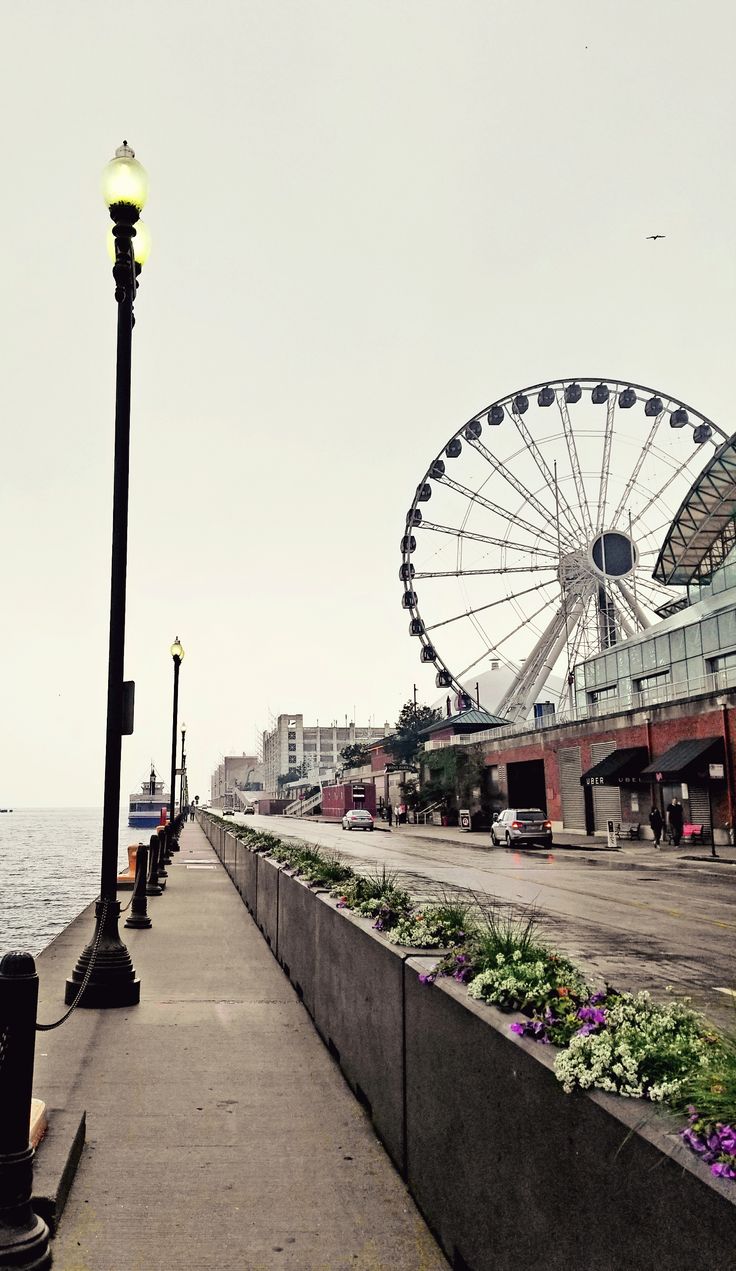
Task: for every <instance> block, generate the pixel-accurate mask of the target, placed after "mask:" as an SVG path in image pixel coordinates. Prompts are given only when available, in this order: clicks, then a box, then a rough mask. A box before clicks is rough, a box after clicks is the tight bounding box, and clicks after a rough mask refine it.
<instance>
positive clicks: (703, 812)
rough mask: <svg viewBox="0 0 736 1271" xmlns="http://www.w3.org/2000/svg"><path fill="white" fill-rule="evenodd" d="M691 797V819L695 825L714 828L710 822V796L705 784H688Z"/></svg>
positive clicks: (707, 828) (689, 800)
mask: <svg viewBox="0 0 736 1271" xmlns="http://www.w3.org/2000/svg"><path fill="white" fill-rule="evenodd" d="M688 793H689V795H690V798H689V799H688V804H689V805H690V820H691V821H692V823H693V825H702V826H704V827H705V829H706V830H710V829H711V828H712V826H711V823H710V798H709V797H708V790H707V789H706V787H705V786H688Z"/></svg>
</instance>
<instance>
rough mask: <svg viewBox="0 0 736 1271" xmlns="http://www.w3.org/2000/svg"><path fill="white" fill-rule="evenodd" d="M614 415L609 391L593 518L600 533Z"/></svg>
mask: <svg viewBox="0 0 736 1271" xmlns="http://www.w3.org/2000/svg"><path fill="white" fill-rule="evenodd" d="M615 415H616V394H615V393H609V396H608V401H607V402H606V431H605V434H604V437H603V459H602V462H601V483H600V486H599V489H598V514H597V516H596V518H595V532H596V534H600V532H601V530H602V529H603V526H604V524H605V520H606V501H607V499H608V472H609V468H610V466H611V446H612V445H613V425H614V420H615Z"/></svg>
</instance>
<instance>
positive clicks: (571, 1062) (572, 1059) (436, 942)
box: [228, 826, 736, 1179]
mask: <svg viewBox="0 0 736 1271" xmlns="http://www.w3.org/2000/svg"><path fill="white" fill-rule="evenodd" d="M228 829H230V831H231V832H232V833H235V834H236V835H237V837H238V838H240V839H243V840H244V841H245V842H246V843H247V844H248V845H249V846H250V847H251V849H253V850H255V851H259V852H263V853H267V854H268V855H270V856H272V857H274V858H275V859H276V860H278V861H280V862H282V863H284V864H287V865H288V866H289V867H290V868H291V869H292V870H293V871H294V872H295V873H296V874H297V875H300V876H301V877H303V878H304V879H305V880H306V881H307V882H309V883H310V885H312V886H318V887H319V886H321V887H324V888H326V889H329V890H330V894H331V896H332V898H333V899H334V901H335V903H336V905H337V907H338V908H349V909H351V910H353V911H354V912H355V913H357V914H360V915H362V916H363V917H367V918H371V919H373V926H374V928H375V929H376V930H377V931H379V932H381V933H382V934H383V935H384V936H385V937H386V938H387V939H388V940H389V941H390V942H391V943H393V944H396V945H399V946H402V947H408V948H422V949H432V948H436V949H438V950H444V956H443V957H442V959H441V961H440V962H439V963H438V964H437V966H436V967H435V968H434V969H433V970H432V971H429V972H425V973H424V974H422V975H420V977H419V978H420V979H421V980H422V981H423V982H424V983H429V984H431V983H432V982H433V981H434V980H435V979H436V978H437V977H438V976H440V975H444V976H451V977H452V978H453V979H454V980H455V981H457V982H458V983H461V984H465V985H467V989H468V994H469V996H470V997H471V998H473V999H475V1000H476V1001H480V1002H487V1003H489V1004H492V1005H495V1006H497V1007H499V1008H500V1009H501V1010H509V1011H511V1010H513V1011H518V1012H521V1013H522V1014H524V1015H525V1016H526V1019H524V1020H523V1021H517V1022H514V1023H513V1024H511V1025H510V1028H511V1030H512V1031H513V1032H514V1033H516V1034H518V1035H520V1036H528V1037H531V1038H533V1039H535V1040H536V1041H539V1042H541V1043H542V1044H546V1045H553V1046H556V1047H558V1048H559V1049H558V1054H557V1056H556V1058H555V1063H554V1071H555V1075H556V1077H557V1079H558V1081H559V1082H560V1083H561V1085H562V1088H563V1090H564V1091H565V1092H566V1093H571V1092H572V1091H573V1090H574V1089H576V1088H579V1089H581V1090H588V1089H599V1090H604V1091H608V1092H611V1093H615V1094H618V1095H622V1096H625V1097H630V1098H644V1099H648V1100H650V1101H652V1102H655V1103H664V1104H667V1105H668V1106H670V1107H671V1108H672V1109H673V1110H675V1111H676V1112H681V1113H682V1115H683V1117H685V1116H687V1117H688V1123H687V1125H686V1126H685V1128H684V1129H683V1130H682V1132H681V1137H682V1139H683V1141H684V1142H685V1143H686V1144H687V1145H688V1146H689V1147H690V1148H691V1149H692V1150H693V1151H694V1152H696V1153H697V1154H698V1155H699V1156H700V1157H701V1159H702V1160H703V1161H704V1162H705V1163H706V1164H708V1165H709V1166H710V1170H711V1173H712V1174H713V1175H715V1176H717V1177H721V1178H726V1179H736V1129H734V1126H736V1041H735V1040H734V1039H733V1038H729V1037H725V1036H723V1035H722V1034H720V1033H718V1032H716V1031H714V1030H713V1029H712V1028H710V1027H709V1025H708V1024H707V1022H706V1021H705V1020H704V1019H703V1018H702V1017H701V1016H699V1015H698V1014H696V1013H695V1012H694V1011H692V1010H691V1009H690V1007H689V1005H688V1004H687V1003H686V1002H678V1001H672V1002H669V1003H667V1004H666V1005H659V1004H657V1003H655V1002H653V1001H652V999H651V997H650V995H649V994H648V993H646V992H640V993H636V994H632V993H624V992H617V991H616V990H615V989H613V988H611V987H610V986H607V985H606V986H600V985H599V986H594V985H592V984H590V983H589V982H588V980H587V979H586V977H585V976H584V974H583V973H582V972H581V971H580V970H579V968H577V967H575V966H574V965H573V964H572V963H571V962H569V961H568V960H567V959H566V958H564V957H561V956H560V955H558V954H557V953H555V952H554V951H553V950H551V949H549V948H548V947H547V946H546V945H545V944H544V943H543V942H542V941H541V940H540V938H539V936H538V930H539V921H538V918H537V916H536V914H534V913H533V912H529V913H527V914H526V915H524V916H523V917H522V918H521V919H514V918H513V917H510V916H509V915H508V914H504V913H502V911H501V910H500V909H499V908H498V907H497V906H495V905H492V904H491V905H487V904H486V905H483V904H476V905H473V906H471V905H470V904H468V903H465V902H462V901H460V900H457V899H456V898H454V897H450V896H448V897H444V898H442V899H441V900H440V901H439V902H437V903H432V904H425V905H422V906H419V907H418V906H416V905H415V904H414V902H413V901H412V898H411V896H410V895H409V893H408V892H407V891H405V890H404V889H403V888H401V887H400V886H399V883H398V878H397V875H396V874H392V873H391V872H389V871H386V870H385V869H383V870H380V871H374V872H372V873H369V874H367V875H365V874H358V873H356V872H355V870H354V869H352V868H351V866H349V865H347V864H346V863H345V862H344V861H343V860H341V859H340V857H339V856H338V855H337V854H335V853H328V852H325V851H323V850H322V849H320V848H318V847H310V846H308V845H306V844H300V843H299V844H289V843H284V842H283V841H282V840H280V839H278V838H277V837H276V836H275V835H271V834H268V833H264V832H262V831H257V830H255V829H250V828H249V827H246V826H242V827H241V826H232V827H230V826H229V827H228Z"/></svg>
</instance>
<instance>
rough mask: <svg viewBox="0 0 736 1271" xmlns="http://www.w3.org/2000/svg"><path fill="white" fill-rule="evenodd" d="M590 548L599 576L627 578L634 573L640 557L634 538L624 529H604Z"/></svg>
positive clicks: (592, 562) (591, 559)
mask: <svg viewBox="0 0 736 1271" xmlns="http://www.w3.org/2000/svg"><path fill="white" fill-rule="evenodd" d="M588 550H589V559H590V562H591V564H592V566H593V568H594V570H595V572H596V574H597V575H598V577H599V578H626V576H627V575H628V574H631V573H633V571H634V569H635V568H636V565H637V562H638V559H639V553H638V552H637V550H636V544H635V543H634V540H633V538H631V536H630V535H629V534H624V533H623V531H622V530H602V531H601V533H600V534H597V535H596V537H595V538H594V539H593V541H592V543H591V544H590V547H589V549H588Z"/></svg>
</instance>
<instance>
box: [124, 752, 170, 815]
mask: <svg viewBox="0 0 736 1271" xmlns="http://www.w3.org/2000/svg"><path fill="white" fill-rule="evenodd" d="M163 811H165V812H166V817H168V813H169V796H168V794H167V792H166V791H165V790H164V783H163V781H159V779H158V777H157V775H156V769H155V768H154V766H153V764H151V772H150V775H149V777H148V780H147V781H143V782H141V788H140V790H134V791H133V793H132V794H131V796H130V800H129V803H128V825H135V826H146V825H151V826H156V825H161V824H162V817H161V813H162V812H163Z"/></svg>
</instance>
